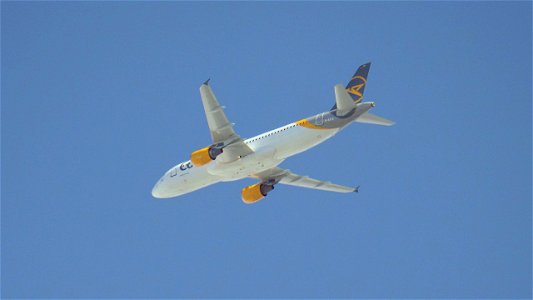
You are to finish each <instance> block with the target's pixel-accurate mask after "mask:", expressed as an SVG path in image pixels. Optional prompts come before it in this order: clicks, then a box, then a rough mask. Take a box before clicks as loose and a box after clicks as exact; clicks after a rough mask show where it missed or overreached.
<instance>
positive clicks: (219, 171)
mask: <svg viewBox="0 0 533 300" xmlns="http://www.w3.org/2000/svg"><path fill="white" fill-rule="evenodd" d="M275 154H276V148H274V147H258V148H257V149H255V152H254V153H252V154H249V155H247V156H244V157H241V158H239V159H238V160H236V161H233V162H230V163H223V162H218V161H216V164H214V166H213V167H212V168H210V169H209V170H208V172H209V173H210V174H212V175H216V176H219V177H220V178H221V180H222V181H233V180H237V179H241V178H244V177H248V176H250V175H252V174H255V173H259V172H261V171H264V170H267V169H270V168H273V167H275V166H277V165H279V164H280V163H281V162H282V161H283V159H276V158H275Z"/></svg>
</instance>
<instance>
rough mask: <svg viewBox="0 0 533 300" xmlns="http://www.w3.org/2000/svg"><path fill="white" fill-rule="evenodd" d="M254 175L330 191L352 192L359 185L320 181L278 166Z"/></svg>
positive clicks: (267, 179) (288, 183)
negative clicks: (352, 185)
mask: <svg viewBox="0 0 533 300" xmlns="http://www.w3.org/2000/svg"><path fill="white" fill-rule="evenodd" d="M252 177H255V178H259V179H261V180H263V181H270V180H275V181H276V182H277V183H281V184H286V185H292V186H297V187H303V188H308V189H315V190H323V191H329V192H337V193H350V192H357V191H358V190H357V189H358V187H349V186H343V185H338V184H334V183H331V182H329V181H320V180H317V179H313V178H310V177H308V176H301V175H297V174H294V173H292V172H291V171H290V170H285V169H282V168H278V167H275V168H272V169H268V170H266V171H263V172H260V173H257V174H255V175H253V176H252Z"/></svg>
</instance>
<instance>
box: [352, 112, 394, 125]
mask: <svg viewBox="0 0 533 300" xmlns="http://www.w3.org/2000/svg"><path fill="white" fill-rule="evenodd" d="M355 122H359V123H367V124H376V125H383V126H391V125H394V121H391V120H387V119H385V118H382V117H379V116H376V115H373V114H371V113H368V112H367V113H364V114H362V115H360V116H359V118H357V119H355Z"/></svg>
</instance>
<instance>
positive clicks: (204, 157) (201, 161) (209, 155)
mask: <svg viewBox="0 0 533 300" xmlns="http://www.w3.org/2000/svg"><path fill="white" fill-rule="evenodd" d="M222 152H223V151H222V148H220V147H215V146H209V147H205V148H202V149H200V150H197V151H194V152H193V153H192V154H191V162H192V164H193V165H195V166H196V167H201V166H203V165H205V164H207V163H209V162H211V161H212V160H215V158H217V156H219V155H220V154H222Z"/></svg>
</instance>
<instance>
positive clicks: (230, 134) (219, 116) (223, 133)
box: [200, 81, 253, 161]
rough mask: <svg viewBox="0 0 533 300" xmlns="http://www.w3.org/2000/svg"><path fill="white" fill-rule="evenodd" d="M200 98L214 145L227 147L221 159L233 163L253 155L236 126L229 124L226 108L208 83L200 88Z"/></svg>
mask: <svg viewBox="0 0 533 300" xmlns="http://www.w3.org/2000/svg"><path fill="white" fill-rule="evenodd" d="M200 96H201V97H202V104H203V106H204V111H205V116H206V118H207V125H208V126H209V131H210V133H211V139H212V140H213V144H218V143H224V145H227V146H226V147H224V155H223V156H222V157H221V158H223V159H224V160H228V161H232V160H235V159H237V158H238V157H240V156H246V155H248V154H250V153H253V150H252V149H250V147H248V145H246V144H245V143H244V141H243V140H242V139H241V137H240V136H239V135H238V134H237V133H236V132H235V130H234V129H233V125H234V124H233V123H230V122H229V120H228V118H227V117H226V114H225V113H224V107H223V106H221V105H220V103H219V102H218V100H217V98H216V96H215V93H213V90H212V89H211V87H210V86H209V85H208V83H207V81H206V82H205V83H204V84H202V85H201V86H200Z"/></svg>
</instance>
